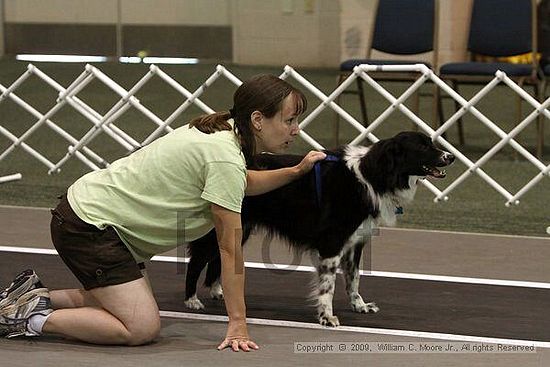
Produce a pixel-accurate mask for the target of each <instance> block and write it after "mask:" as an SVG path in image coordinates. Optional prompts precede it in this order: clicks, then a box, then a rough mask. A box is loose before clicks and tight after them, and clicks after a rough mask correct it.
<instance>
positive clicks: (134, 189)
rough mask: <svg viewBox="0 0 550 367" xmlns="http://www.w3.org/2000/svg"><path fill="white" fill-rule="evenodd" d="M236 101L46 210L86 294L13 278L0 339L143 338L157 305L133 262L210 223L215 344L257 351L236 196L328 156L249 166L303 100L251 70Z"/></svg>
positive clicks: (285, 135)
mask: <svg viewBox="0 0 550 367" xmlns="http://www.w3.org/2000/svg"><path fill="white" fill-rule="evenodd" d="M233 103H234V105H233V108H232V109H231V110H230V111H229V112H218V113H214V114H211V115H205V116H202V117H199V118H197V119H195V120H193V121H192V122H191V123H190V124H189V125H185V126H183V127H180V128H178V129H175V130H174V131H173V132H171V133H169V134H167V135H165V136H163V137H161V138H159V139H157V140H155V141H154V142H152V143H151V144H149V145H147V146H145V147H143V148H142V149H140V150H138V151H136V152H134V153H132V154H131V155H129V156H127V157H125V158H122V159H119V160H117V161H115V162H114V163H113V164H112V165H110V166H109V167H108V168H106V169H102V170H99V171H96V172H91V173H88V174H86V175H85V176H83V177H81V178H80V179H78V180H77V181H76V182H75V183H74V184H73V185H72V186H71V187H69V189H68V192H67V195H66V196H63V197H62V199H61V202H60V204H59V205H58V206H57V208H56V209H54V210H53V211H52V214H53V217H52V222H51V233H52V240H53V243H54V245H55V247H56V249H57V251H58V252H59V255H60V256H61V258H62V259H63V261H64V262H65V263H66V264H67V266H68V267H69V268H70V270H71V271H72V272H73V273H74V274H75V276H76V277H77V278H78V279H79V281H80V282H81V283H82V285H83V288H84V289H69V290H56V291H51V292H50V291H48V289H47V288H44V287H43V286H42V284H41V283H40V281H39V279H38V277H37V275H36V274H35V273H34V271H32V270H29V271H25V272H23V273H21V274H20V275H18V277H17V278H16V279H15V280H14V282H13V283H12V285H11V286H10V287H8V288H7V289H6V290H5V291H4V293H3V294H2V299H1V300H0V335H4V336H9V337H13V336H19V335H27V336H36V335H41V334H42V333H53V334H60V335H64V336H67V337H70V338H76V339H78V340H81V341H85V342H89V343H96V344H122V345H140V344H144V343H148V342H150V341H152V340H153V339H154V338H156V337H157V335H158V334H159V330H160V317H159V310H158V306H157V303H156V301H155V299H154V297H153V293H152V291H151V289H150V286H149V284H148V281H147V279H146V277H145V278H144V277H143V274H142V271H141V270H142V269H140V265H138V264H141V263H142V262H143V261H145V260H148V259H150V258H151V257H152V256H154V255H156V254H159V253H163V252H165V251H167V250H169V249H171V248H174V247H176V246H177V245H178V244H179V243H182V242H187V241H190V240H194V239H196V238H199V237H201V236H203V235H204V234H206V233H207V232H208V231H210V230H211V229H212V228H213V227H215V228H216V233H217V235H218V243H219V247H220V253H221V257H222V282H223V287H224V295H225V303H226V308H227V313H228V316H229V324H228V329H227V334H226V336H225V339H224V340H223V342H222V343H221V344H220V345H219V347H218V348H219V349H223V348H225V347H231V348H233V350H239V349H242V350H245V351H248V350H250V349H251V348H253V349H256V348H257V345H256V344H255V343H254V342H253V341H252V340H250V338H249V336H248V331H247V326H246V307H245V301H244V264H243V256H242V253H241V251H242V249H241V245H240V243H241V218H240V211H241V203H242V199H243V197H244V195H257V194H262V193H264V192H267V191H270V190H274V189H276V188H278V187H280V186H282V185H285V184H287V183H289V182H290V181H292V180H294V179H295V178H297V177H299V176H301V175H303V174H304V173H306V172H307V171H309V170H310V169H311V168H312V167H313V164H314V163H315V162H316V161H318V160H320V159H323V158H324V157H325V155H324V154H323V153H320V152H310V153H309V154H308V155H307V156H306V157H305V158H304V159H303V161H302V162H301V163H300V164H298V165H297V166H295V167H289V168H283V169H279V170H272V171H252V170H248V171H247V169H246V166H247V163H248V164H251V163H252V159H253V155H254V154H255V153H256V152H262V151H267V152H274V153H279V152H283V151H284V150H285V149H287V147H288V146H289V144H290V143H292V141H293V140H294V138H295V137H296V135H297V134H298V132H299V127H298V123H297V118H298V116H299V115H300V114H302V113H303V112H304V111H305V109H306V99H305V97H304V95H303V94H302V93H301V92H300V91H298V90H297V89H295V88H293V87H292V86H291V85H290V84H288V83H287V82H285V81H283V80H280V79H279V78H277V77H275V76H271V75H260V76H257V77H254V78H252V79H250V80H248V81H247V82H245V83H243V84H242V85H241V86H240V87H239V88H238V89H237V91H236V92H235V94H234V97H233Z"/></svg>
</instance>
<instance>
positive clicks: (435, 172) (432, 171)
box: [422, 166, 447, 178]
mask: <svg viewBox="0 0 550 367" xmlns="http://www.w3.org/2000/svg"><path fill="white" fill-rule="evenodd" d="M422 169H423V170H424V172H425V173H426V175H427V176H432V177H435V178H444V177H445V176H447V172H446V171H445V170H442V171H441V170H439V168H437V167H428V166H422Z"/></svg>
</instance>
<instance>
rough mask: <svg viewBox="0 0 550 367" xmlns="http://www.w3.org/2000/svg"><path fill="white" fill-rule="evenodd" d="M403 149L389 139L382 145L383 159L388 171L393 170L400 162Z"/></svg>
mask: <svg viewBox="0 0 550 367" xmlns="http://www.w3.org/2000/svg"><path fill="white" fill-rule="evenodd" d="M402 154H403V149H401V145H400V144H399V143H398V142H396V141H395V140H389V141H388V142H387V143H386V144H385V146H384V154H383V159H384V160H385V164H386V168H387V170H388V172H395V171H396V169H397V168H398V167H399V166H400V164H401V162H402Z"/></svg>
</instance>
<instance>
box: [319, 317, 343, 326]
mask: <svg viewBox="0 0 550 367" xmlns="http://www.w3.org/2000/svg"><path fill="white" fill-rule="evenodd" d="M319 323H320V324H321V325H323V326H328V327H337V326H340V321H338V317H336V316H327V315H322V316H319Z"/></svg>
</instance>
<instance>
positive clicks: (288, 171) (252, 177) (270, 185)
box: [245, 151, 326, 196]
mask: <svg viewBox="0 0 550 367" xmlns="http://www.w3.org/2000/svg"><path fill="white" fill-rule="evenodd" d="M325 157H326V154H325V153H323V152H317V151H311V152H309V153H308V154H307V155H306V156H305V157H304V159H302V161H301V162H300V163H299V164H298V165H296V166H294V167H286V168H280V169H275V170H266V171H254V170H247V174H246V190H245V195H247V196H253V195H261V194H264V193H266V192H269V191H271V190H275V189H278V188H279V187H281V186H284V185H286V184H288V183H290V182H292V181H294V180H295V179H297V178H298V177H300V176H302V175H303V174H305V173H307V172H309V171H310V170H311V169H312V168H313V165H314V164H315V162H317V161H320V160H323V159H325Z"/></svg>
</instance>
